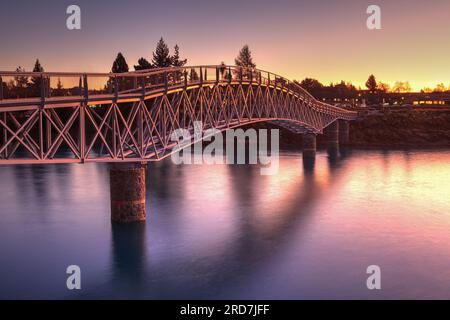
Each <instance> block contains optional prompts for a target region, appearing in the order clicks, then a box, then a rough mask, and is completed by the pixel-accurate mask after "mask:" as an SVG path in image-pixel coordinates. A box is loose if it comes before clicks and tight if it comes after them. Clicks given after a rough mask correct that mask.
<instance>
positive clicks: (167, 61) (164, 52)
mask: <svg viewBox="0 0 450 320" xmlns="http://www.w3.org/2000/svg"><path fill="white" fill-rule="evenodd" d="M152 63H153V65H154V66H155V67H156V68H166V67H170V66H171V64H172V58H171V57H170V54H169V47H168V46H167V44H166V43H165V42H164V39H163V38H162V37H161V39H159V41H158V43H157V44H156V49H155V52H153V59H152Z"/></svg>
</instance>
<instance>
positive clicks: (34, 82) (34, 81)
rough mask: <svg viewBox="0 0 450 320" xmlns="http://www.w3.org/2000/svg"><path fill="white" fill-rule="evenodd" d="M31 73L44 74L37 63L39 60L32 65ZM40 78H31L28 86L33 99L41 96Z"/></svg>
mask: <svg viewBox="0 0 450 320" xmlns="http://www.w3.org/2000/svg"><path fill="white" fill-rule="evenodd" d="M33 72H44V68H43V67H42V65H41V63H40V62H39V59H36V62H35V63H34V68H33ZM41 81H42V79H41V77H40V76H39V77H31V82H30V84H29V86H30V89H31V93H32V96H33V97H36V96H40V95H41Z"/></svg>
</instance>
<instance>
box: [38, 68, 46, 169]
mask: <svg viewBox="0 0 450 320" xmlns="http://www.w3.org/2000/svg"><path fill="white" fill-rule="evenodd" d="M45 87H46V85H45V79H44V76H43V75H42V74H41V102H40V104H39V151H40V158H41V160H44V127H43V112H44V107H45V91H46V90H45Z"/></svg>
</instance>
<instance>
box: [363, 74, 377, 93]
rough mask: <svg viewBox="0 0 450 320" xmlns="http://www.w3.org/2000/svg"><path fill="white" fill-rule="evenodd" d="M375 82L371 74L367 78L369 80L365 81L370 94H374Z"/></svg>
mask: <svg viewBox="0 0 450 320" xmlns="http://www.w3.org/2000/svg"><path fill="white" fill-rule="evenodd" d="M377 86H378V85H377V80H376V79H375V76H374V75H373V74H371V75H370V76H369V79H367V81H366V87H367V89H369V91H370V92H372V93H373V92H375V91H376V90H377Z"/></svg>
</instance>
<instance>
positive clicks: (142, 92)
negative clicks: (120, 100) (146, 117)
mask: <svg viewBox="0 0 450 320" xmlns="http://www.w3.org/2000/svg"><path fill="white" fill-rule="evenodd" d="M136 80H137V78H136ZM144 98H145V77H142V78H141V99H142V100H144Z"/></svg>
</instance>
